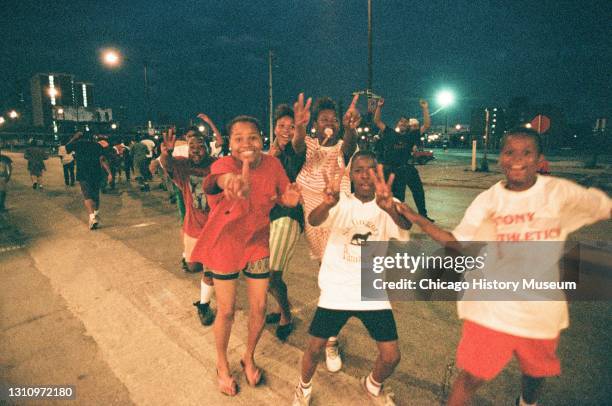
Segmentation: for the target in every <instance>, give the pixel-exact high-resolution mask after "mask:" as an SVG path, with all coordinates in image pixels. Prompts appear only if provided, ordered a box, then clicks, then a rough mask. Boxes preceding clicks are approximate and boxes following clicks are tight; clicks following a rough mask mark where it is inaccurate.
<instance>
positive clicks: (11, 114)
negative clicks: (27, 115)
mask: <svg viewBox="0 0 612 406" xmlns="http://www.w3.org/2000/svg"><path fill="white" fill-rule="evenodd" d="M9 117H10V118H13V119H14V118H17V117H19V114H17V112H16V111H15V110H11V111H9Z"/></svg>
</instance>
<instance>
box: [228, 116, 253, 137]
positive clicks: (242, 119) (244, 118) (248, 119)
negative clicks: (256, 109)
mask: <svg viewBox="0 0 612 406" xmlns="http://www.w3.org/2000/svg"><path fill="white" fill-rule="evenodd" d="M236 123H251V124H253V125H254V126H255V127H256V128H257V132H258V134H259V135H261V124H260V123H259V120H258V119H256V118H255V117H253V116H247V115H240V116H237V117H234V118H233V119H232V120H231V121H230V122H229V123H227V126H226V128H227V134H228V135H230V136H231V135H232V127H233V126H234V124H236Z"/></svg>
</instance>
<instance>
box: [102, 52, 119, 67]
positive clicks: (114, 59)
mask: <svg viewBox="0 0 612 406" xmlns="http://www.w3.org/2000/svg"><path fill="white" fill-rule="evenodd" d="M120 60H121V57H120V55H119V52H117V51H115V50H114V49H107V50H105V51H103V52H102V62H104V64H105V65H108V66H118V65H119V62H120Z"/></svg>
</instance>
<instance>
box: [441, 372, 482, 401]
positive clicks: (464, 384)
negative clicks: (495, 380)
mask: <svg viewBox="0 0 612 406" xmlns="http://www.w3.org/2000/svg"><path fill="white" fill-rule="evenodd" d="M483 383H484V380H482V379H480V378H476V377H475V376H474V375H471V374H469V373H467V372H465V371H461V372H460V373H459V376H458V377H457V379H456V380H455V383H454V384H453V389H452V391H451V394H450V397H449V398H448V406H463V405H466V404H467V402H468V401H469V400H470V399H471V398H472V396H474V394H475V393H476V390H478V388H479V387H480V386H482V384H483Z"/></svg>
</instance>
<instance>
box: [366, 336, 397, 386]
mask: <svg viewBox="0 0 612 406" xmlns="http://www.w3.org/2000/svg"><path fill="white" fill-rule="evenodd" d="M376 346H377V347H378V357H377V358H376V363H375V364H374V370H373V371H372V378H374V380H375V381H376V382H379V383H383V382H384V380H385V379H387V378H388V377H389V376H391V374H392V373H393V371H394V370H395V367H396V366H397V364H399V362H400V359H401V355H400V350H399V346H398V345H397V340H395V341H379V342H377V343H376Z"/></svg>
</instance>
